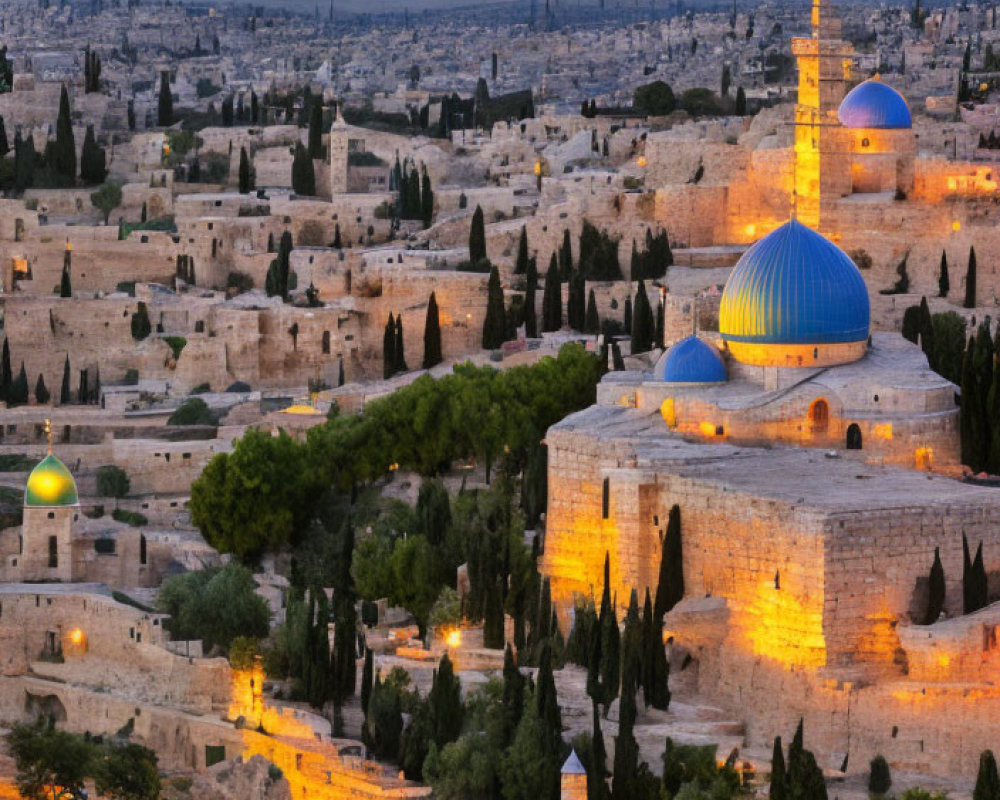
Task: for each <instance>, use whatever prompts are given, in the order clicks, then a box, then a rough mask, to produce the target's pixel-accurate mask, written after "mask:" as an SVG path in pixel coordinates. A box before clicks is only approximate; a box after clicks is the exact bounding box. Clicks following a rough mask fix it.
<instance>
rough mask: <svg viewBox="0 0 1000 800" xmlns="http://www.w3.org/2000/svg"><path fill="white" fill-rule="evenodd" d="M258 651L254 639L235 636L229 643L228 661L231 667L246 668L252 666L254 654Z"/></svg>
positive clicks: (258, 647)
mask: <svg viewBox="0 0 1000 800" xmlns="http://www.w3.org/2000/svg"><path fill="white" fill-rule="evenodd" d="M259 653H260V646H259V645H258V642H257V640H256V639H251V638H250V637H249V636H237V637H236V638H235V639H233V641H232V642H231V643H230V645H229V663H230V665H231V666H232V668H233V669H240V670H248V669H250V668H252V667H253V659H254V656H256V655H258V654H259Z"/></svg>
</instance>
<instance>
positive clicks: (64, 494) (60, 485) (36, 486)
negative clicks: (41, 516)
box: [24, 455, 79, 506]
mask: <svg viewBox="0 0 1000 800" xmlns="http://www.w3.org/2000/svg"><path fill="white" fill-rule="evenodd" d="M78 502H79V499H78V497H77V493H76V481H75V480H73V476H72V475H71V474H70V471H69V470H68V469H66V465H65V464H63V463H62V461H60V460H59V459H58V458H56V457H55V456H53V455H47V456H46V457H45V458H43V459H42V460H41V461H40V462H39V463H38V465H37V466H36V467H35V468H34V469H33V470H32V471H31V474H30V475H29V476H28V485H27V486H25V488H24V504H25V505H26V506H75V505H76V504H77V503H78Z"/></svg>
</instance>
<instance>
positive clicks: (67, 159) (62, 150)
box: [48, 86, 76, 186]
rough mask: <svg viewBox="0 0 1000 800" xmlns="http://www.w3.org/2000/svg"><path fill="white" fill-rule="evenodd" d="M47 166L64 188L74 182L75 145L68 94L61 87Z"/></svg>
mask: <svg viewBox="0 0 1000 800" xmlns="http://www.w3.org/2000/svg"><path fill="white" fill-rule="evenodd" d="M48 161H49V166H50V167H51V168H52V170H53V172H54V173H55V174H56V175H57V176H58V177H59V180H60V182H61V184H62V185H64V186H72V185H73V184H74V183H75V182H76V143H75V142H74V140H73V121H72V119H71V118H70V111H69V93H68V92H67V91H66V87H65V86H63V87H62V90H61V91H60V93H59V116H58V117H57V119H56V139H55V142H54V143H53V145H52V149H51V153H50V157H49V159H48Z"/></svg>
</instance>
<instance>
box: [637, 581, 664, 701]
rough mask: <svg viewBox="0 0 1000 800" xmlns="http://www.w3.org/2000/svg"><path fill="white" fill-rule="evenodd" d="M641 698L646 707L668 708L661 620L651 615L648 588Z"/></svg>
mask: <svg viewBox="0 0 1000 800" xmlns="http://www.w3.org/2000/svg"><path fill="white" fill-rule="evenodd" d="M642 621H643V682H642V686H643V698H644V700H645V703H646V705H647V706H652V707H653V708H658V709H660V710H661V711H666V710H667V709H668V708H669V707H670V664H669V663H667V653H666V651H665V650H664V649H663V620H662V618H661V619H659V620H658V619H657V618H656V615H655V614H654V613H653V603H652V599H651V597H650V593H649V588H648V587H647V588H646V601H645V603H644V604H643V611H642Z"/></svg>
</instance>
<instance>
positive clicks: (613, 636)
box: [598, 553, 621, 717]
mask: <svg viewBox="0 0 1000 800" xmlns="http://www.w3.org/2000/svg"><path fill="white" fill-rule="evenodd" d="M598 627H599V630H600V639H601V656H600V668H599V672H600V676H601V679H600V681H601V682H600V686H601V702H602V703H603V705H604V716H605V717H607V715H608V711H609V709H610V707H611V703H612V701H613V700H614V699H615V698H616V697H618V690H619V686H620V682H621V634H620V632H619V630H618V615H617V612H616V611H615V606H614V604H613V603H612V600H611V556H610V554H609V553H605V554H604V593H603V594H602V595H601V612H600V614H599V615H598Z"/></svg>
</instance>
